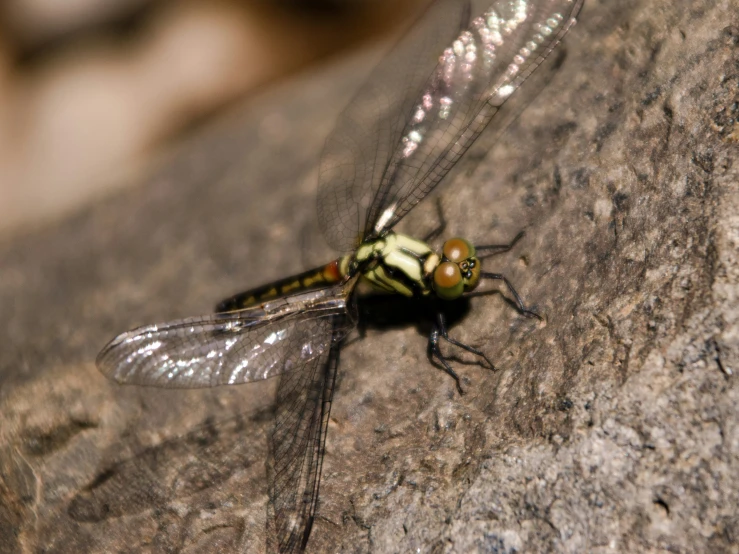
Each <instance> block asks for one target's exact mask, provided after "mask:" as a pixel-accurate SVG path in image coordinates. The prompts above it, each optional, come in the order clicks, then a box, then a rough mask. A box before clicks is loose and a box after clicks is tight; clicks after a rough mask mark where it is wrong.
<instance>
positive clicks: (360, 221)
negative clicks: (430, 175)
mask: <svg viewBox="0 0 739 554" xmlns="http://www.w3.org/2000/svg"><path fill="white" fill-rule="evenodd" d="M469 13H470V9H469V3H468V2H466V1H461V0H439V1H437V2H435V3H434V4H433V5H432V6H431V7H430V8H428V9H427V10H426V11H425V12H424V14H423V15H422V16H421V17H420V18H419V20H418V22H417V23H416V24H415V25H414V26H413V27H412V28H411V30H410V31H409V32H408V33H407V34H406V35H405V36H404V37H403V39H402V40H401V41H400V42H398V44H397V45H396V46H395V47H394V48H393V49H392V50H391V51H390V53H389V54H387V55H386V56H385V58H383V60H382V61H381V62H380V63H379V64H378V65H377V67H376V68H375V69H374V70H373V71H372V73H371V74H370V76H369V78H368V79H367V81H366V82H365V84H364V85H362V87H361V89H360V90H359V92H358V93H357V94H356V96H355V97H354V98H353V99H352V101H351V102H350V103H349V105H348V106H347V107H346V108H345V109H344V111H343V112H342V113H341V115H340V116H339V117H338V119H337V121H336V125H335V126H334V129H333V131H332V132H331V134H330V135H329V137H328V139H327V141H326V145H325V147H324V151H323V154H322V156H321V163H320V172H319V184H318V221H319V224H320V226H321V230H322V232H323V234H324V236H325V238H326V240H327V241H328V243H329V244H330V245H331V246H332V247H334V248H336V249H337V250H340V251H344V252H345V251H349V250H351V249H352V248H354V247H356V245H357V241H358V240H359V239H361V238H363V236H362V234H363V230H364V228H365V226H366V223H367V214H368V210H369V208H370V205H371V202H372V200H373V198H374V197H375V195H376V193H377V191H378V190H379V188H380V186H381V183H382V179H383V174H384V173H385V172H386V168H387V167H388V163H389V162H390V159H391V158H392V156H393V152H394V149H395V148H396V146H397V144H398V143H399V141H400V139H401V137H402V135H403V129H404V127H405V125H406V123H407V121H408V117H409V115H410V114H411V113H412V110H413V107H414V105H415V104H416V103H417V102H418V99H419V98H420V97H421V95H422V92H423V89H424V86H425V83H426V81H427V80H428V77H429V75H430V74H431V72H432V71H433V69H434V67H435V66H436V65H437V63H438V59H439V53H440V52H441V51H442V50H443V49H444V48H445V47H446V46H447V45H449V44H451V41H452V40H453V38H454V37H456V36H457V35H458V34H459V32H460V30H461V29H463V28H464V27H465V26H466V25H467V23H468V22H469Z"/></svg>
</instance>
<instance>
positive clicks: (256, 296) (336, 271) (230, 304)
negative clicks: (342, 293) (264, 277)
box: [216, 260, 344, 312]
mask: <svg viewBox="0 0 739 554" xmlns="http://www.w3.org/2000/svg"><path fill="white" fill-rule="evenodd" d="M340 262H341V260H334V261H332V262H330V263H327V264H326V265H323V266H321V267H317V268H314V269H310V270H308V271H304V272H303V273H299V274H298V275H293V276H292V277H286V278H285V279H280V280H279V281H273V282H271V283H267V284H266V285H262V286H261V287H257V288H254V289H251V290H247V291H245V292H241V293H239V294H236V295H234V296H231V297H230V298H226V299H225V300H222V301H221V302H219V303H218V305H217V306H216V312H231V311H233V310H243V309H244V308H250V307H252V306H255V305H257V304H260V303H262V302H266V301H268V300H274V299H275V298H279V297H281V296H286V295H288V294H295V293H297V292H304V291H307V290H311V289H317V288H320V287H324V286H326V285H331V284H334V283H338V282H339V281H341V280H342V279H343V277H344V275H343V274H342V272H341V269H340V267H339V266H340Z"/></svg>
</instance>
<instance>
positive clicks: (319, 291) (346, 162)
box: [96, 0, 583, 552]
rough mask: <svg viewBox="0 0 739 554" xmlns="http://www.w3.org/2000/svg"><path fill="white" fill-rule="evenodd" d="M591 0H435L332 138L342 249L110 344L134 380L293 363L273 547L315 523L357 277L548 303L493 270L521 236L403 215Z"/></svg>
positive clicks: (119, 372)
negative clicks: (438, 225)
mask: <svg viewBox="0 0 739 554" xmlns="http://www.w3.org/2000/svg"><path fill="white" fill-rule="evenodd" d="M582 2H583V0H498V1H494V2H492V4H488V5H486V6H482V8H478V7H476V6H475V5H474V4H473V3H472V2H469V1H464V0H436V1H434V2H433V3H432V4H431V5H430V6H429V7H428V8H426V10H425V11H424V12H423V14H422V15H421V16H420V18H419V20H418V21H417V23H416V24H415V25H414V26H413V27H412V28H411V30H410V31H409V32H408V33H407V34H406V35H405V36H404V38H403V39H401V40H400V41H399V42H398V43H397V44H396V46H395V47H394V48H393V49H392V50H391V51H390V53H389V54H387V55H386V56H385V57H384V58H383V59H382V61H380V62H379V64H378V65H377V66H376V67H375V69H374V70H373V71H372V72H371V74H370V76H369V78H368V80H367V81H366V83H365V84H364V85H363V86H362V87H361V88H360V90H359V92H357V93H356V95H355V96H354V98H353V99H352V101H351V102H350V103H349V104H348V106H347V107H346V108H345V109H344V111H343V112H342V113H341V114H340V115H339V117H338V119H337V123H336V125H335V127H334V129H333V131H332V132H331V134H330V135H329V138H328V139H327V141H326V144H325V147H324V151H323V154H322V157H321V160H320V164H319V183H318V198H317V213H318V222H319V226H320V228H321V231H322V233H323V236H324V238H325V239H326V241H327V242H328V243H329V245H331V246H332V247H333V248H334V249H336V250H337V251H338V252H339V253H340V256H339V257H337V258H336V259H334V260H333V261H331V262H330V263H328V264H325V265H323V266H320V267H319V268H317V269H313V270H310V271H306V272H304V273H301V274H299V275H296V276H292V277H288V278H286V279H282V280H279V281H276V282H273V283H269V284H267V285H265V286H261V287H258V288H255V289H252V290H248V291H246V292H242V293H240V294H236V295H234V296H232V297H230V298H227V299H225V300H223V301H222V302H220V303H219V304H218V305H217V307H216V310H215V313H214V314H211V315H205V316H201V317H192V318H187V319H182V320H178V321H172V322H169V323H163V324H155V325H146V326H143V327H139V328H136V329H133V330H131V331H128V332H126V333H123V334H121V335H119V336H117V337H116V338H114V339H113V340H112V341H111V342H110V343H108V345H107V346H105V348H104V349H103V350H102V351H101V352H100V354H99V355H98V357H97V360H96V362H97V366H98V368H99V369H100V371H101V372H102V373H103V374H104V375H106V376H107V377H109V378H111V379H113V380H114V381H117V382H118V383H122V384H128V385H145V386H155V387H166V388H178V387H181V388H196V387H217V386H223V385H238V384H245V383H251V382H254V381H258V380H262V379H268V378H273V377H279V383H278V386H277V392H276V403H275V421H274V427H273V429H272V431H271V434H270V437H269V452H270V454H269V460H268V461H267V476H268V494H269V502H268V510H269V514H268V518H267V520H268V523H267V526H268V529H267V533H266V534H267V537H268V548H269V549H270V550H272V551H277V552H298V551H302V550H303V549H304V548H305V547H306V545H307V542H308V538H309V536H310V532H311V528H312V525H313V522H314V519H315V517H316V512H317V507H318V492H319V485H320V477H321V468H322V463H323V456H324V452H325V441H326V432H327V424H328V420H329V413H330V409H331V403H332V398H333V392H334V382H335V378H336V373H337V369H338V364H339V350H340V347H341V344H342V341H343V339H344V338H345V337H346V336H347V335H348V334H349V332H350V331H351V330H352V329H353V328H354V327H355V326H356V324H357V318H358V315H357V314H358V311H357V307H356V306H357V304H356V297H357V294H358V293H357V292H356V291H357V288H358V287H357V285H358V283H360V282H365V283H368V284H369V285H370V286H371V287H372V288H374V289H375V290H377V291H382V292H384V293H392V294H399V295H403V296H406V297H412V298H422V299H428V301H429V302H439V303H444V302H450V301H454V300H455V299H458V298H460V297H463V296H466V295H469V294H470V293H471V292H472V291H473V290H475V289H476V287H477V286H478V285H479V284H480V283H481V282H482V281H485V280H497V281H502V283H504V284H505V285H506V287H507V289H508V291H509V292H510V293H511V294H512V296H513V298H514V299H515V303H516V305H517V307H518V309H519V311H520V312H521V313H522V314H524V315H529V316H532V315H535V314H534V312H533V311H531V310H529V309H528V308H526V307H525V305H524V303H523V301H522V300H521V297H520V296H519V294H518V293H517V292H516V290H515V289H514V287H513V285H512V284H511V283H510V282H509V281H508V279H506V277H505V276H504V275H502V274H499V273H491V272H486V271H483V270H482V263H481V261H482V260H483V259H484V258H486V257H488V256H489V255H492V254H495V253H498V252H501V251H505V250H507V249H509V248H510V247H511V246H512V244H509V245H483V246H475V245H473V244H472V242H470V241H468V240H466V239H463V238H451V239H449V240H447V241H446V242H444V243H443V247H442V248H441V250H440V251H435V250H434V249H432V248H431V247H430V246H429V244H428V242H429V240H430V238H431V237H426V238H425V239H424V240H419V239H416V238H413V237H411V236H408V235H405V234H401V233H399V232H396V231H394V228H395V226H396V225H397V224H398V222H400V221H401V220H402V219H403V218H404V217H405V216H406V215H407V214H408V212H409V211H410V210H411V209H412V208H413V207H414V206H416V205H417V204H418V203H419V202H420V201H421V200H423V199H424V198H425V197H426V196H427V195H429V193H430V192H431V191H432V190H434V189H435V188H436V187H437V185H439V183H441V182H442V181H444V180H449V179H448V178H449V176H450V171H451V170H452V168H454V167H455V165H456V164H457V162H458V161H459V160H460V158H461V157H462V156H463V154H464V153H465V152H466V151H467V150H468V148H469V147H470V146H471V145H472V144H473V143H474V142H475V141H476V140H477V139H478V137H479V136H480V135H481V133H482V132H483V131H484V130H486V129H491V128H495V127H496V125H490V123H491V122H492V121H498V120H500V119H502V118H496V116H498V115H499V114H500V113H501V108H502V107H503V105H504V104H505V103H506V102H507V101H508V100H509V99H510V98H512V97H513V96H514V95H516V93H517V91H518V90H519V89H520V88H521V86H522V85H523V83H524V82H525V81H526V80H527V79H528V77H529V76H530V75H531V74H532V73H533V72H534V71H535V70H536V69H537V68H538V67H539V66H540V65H541V63H542V62H543V61H544V60H545V59H546V57H547V56H548V55H549V54H550V53H551V52H552V51H553V50H554V48H555V47H556V46H557V44H558V43H559V42H560V41H561V39H562V38H563V36H564V35H565V33H566V32H567V31H568V29H569V28H570V27H571V26H572V25H573V23H574V22H575V17H576V15H577V14H578V12H579V10H580V8H581V6H582ZM477 3H479V1H478V2H477ZM514 242H515V240H514ZM442 340H445V341H447V342H448V343H450V344H452V345H455V346H457V347H460V348H462V349H464V350H466V351H468V352H471V353H472V354H473V355H475V356H479V357H480V358H482V359H483V360H485V361H486V362H487V363H488V364H489V365H490V366H491V367H492V364H490V362H489V360H488V359H487V357H486V356H485V354H484V353H483V352H482V351H480V350H479V349H477V348H474V347H472V346H469V345H466V344H464V343H462V342H460V341H457V340H455V339H454V338H452V337H451V336H450V335H449V334H448V332H447V327H446V322H445V320H444V316H443V313H442V312H441V311H439V314H438V316H437V317H436V318H435V321H434V322H433V324H432V330H431V333H430V335H429V342H428V353H429V358H430V360H431V361H432V362H435V363H437V364H438V365H440V367H441V368H442V369H444V370H445V371H446V372H447V373H448V374H449V375H451V376H452V377H453V378H454V380H455V381H456V384H457V387H458V388H459V389H460V392H461V387H460V386H459V377H458V375H457V374H456V372H455V371H454V369H453V368H452V367H451V365H450V364H449V362H448V360H447V358H446V357H445V356H444V355H443V353H442V351H441V348H440V344H441V341H442Z"/></svg>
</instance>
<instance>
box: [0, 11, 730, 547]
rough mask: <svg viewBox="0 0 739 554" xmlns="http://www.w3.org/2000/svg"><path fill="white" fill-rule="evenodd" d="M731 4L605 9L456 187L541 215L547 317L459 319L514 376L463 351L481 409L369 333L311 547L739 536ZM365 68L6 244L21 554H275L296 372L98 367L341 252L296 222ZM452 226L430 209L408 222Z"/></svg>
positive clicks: (337, 430) (585, 22) (475, 213)
mask: <svg viewBox="0 0 739 554" xmlns="http://www.w3.org/2000/svg"><path fill="white" fill-rule="evenodd" d="M730 4H731V2H729V1H724V2H706V3H704V4H703V5H702V6H697V5H696V4H695V3H693V2H667V1H661V2H646V1H644V2H638V1H636V0H635V1H633V2H610V3H607V2H600V3H599V2H595V1H591V2H590V3H589V4H588V5H586V7H585V9H584V11H583V13H582V16H581V19H580V22H579V24H578V26H577V27H576V29H575V31H574V32H573V33H571V35H570V36H569V37H568V39H567V44H566V52H567V56H566V58H565V59H564V60H563V63H562V66H561V68H560V69H559V71H558V72H557V73H556V74H555V77H554V79H553V80H552V82H551V83H550V84H549V86H548V87H547V88H546V89H545V90H544V92H543V94H542V95H540V96H539V98H538V99H537V101H536V102H535V103H534V104H533V105H532V106H530V108H529V109H528V110H527V111H526V112H525V113H524V114H523V116H522V117H521V118H520V119H519V120H518V121H517V122H516V123H515V124H514V125H513V126H512V127H511V128H510V129H509V131H508V133H507V134H506V135H505V141H504V142H500V143H499V144H498V145H496V146H495V148H493V149H492V150H491V151H490V152H489V153H488V154H487V155H486V156H485V157H484V158H483V159H482V161H481V163H480V165H479V166H478V167H477V168H476V169H475V170H474V171H470V172H468V173H465V174H462V175H460V176H459V177H458V180H457V182H456V183H455V186H454V187H449V188H447V189H445V190H444V191H443V192H442V194H441V198H442V202H443V205H444V208H445V212H446V215H447V219H448V220H449V221H450V228H449V232H451V233H454V234H460V235H466V236H469V237H470V238H472V239H473V240H475V241H491V240H492V241H504V240H506V239H507V238H509V237H512V236H513V235H515V233H516V232H517V231H519V230H521V229H524V230H526V232H527V234H526V238H525V240H524V241H522V242H521V244H520V245H519V247H518V248H517V249H516V250H515V252H514V253H512V254H509V255H507V256H504V257H501V258H498V259H495V260H494V263H492V264H491V266H494V267H495V268H496V270H500V271H504V272H505V273H506V274H507V275H508V276H509V277H510V278H511V279H512V281H513V282H514V283H516V285H517V287H518V289H519V291H520V292H521V293H522V294H523V296H524V298H526V299H527V300H528V302H529V303H531V304H533V305H534V306H535V307H536V308H537V309H538V310H540V311H541V312H542V313H543V314H545V315H546V322H545V323H542V324H537V323H535V322H532V321H530V320H525V319H523V318H521V317H520V316H518V315H517V314H516V313H515V311H513V310H512V309H511V308H510V307H509V306H508V305H507V304H506V302H504V301H503V300H502V297H501V296H498V295H492V296H487V297H478V298H475V299H473V300H472V301H471V307H472V309H471V310H470V312H469V314H467V316H466V317H465V318H463V319H462V320H461V321H460V322H459V323H458V325H457V326H455V327H454V329H453V331H454V334H455V335H456V336H457V337H458V338H460V339H462V340H464V341H466V342H468V343H471V344H474V345H478V346H480V347H481V348H483V349H484V350H485V351H486V352H487V353H488V355H489V356H490V357H491V358H492V359H494V360H495V361H496V363H497V365H498V366H499V369H498V371H497V372H490V371H489V370H486V369H483V368H481V367H479V366H477V365H474V364H461V363H458V366H459V371H460V373H461V374H462V375H463V377H464V379H465V387H466V389H467V390H468V394H466V395H464V396H459V395H458V394H457V393H456V391H455V388H454V384H453V382H452V381H451V380H450V379H449V378H448V377H447V376H446V375H444V374H443V373H442V372H440V371H438V370H436V369H434V368H433V367H431V366H430V365H429V364H428V363H427V361H426V359H425V338H424V337H423V336H421V335H420V334H419V333H418V331H417V330H416V329H415V328H414V326H412V325H405V326H399V327H398V326H394V327H393V328H390V329H383V330H382V332H380V330H378V329H375V328H371V329H369V330H368V332H367V336H366V337H365V339H364V340H362V341H354V342H352V343H351V344H349V345H347V347H346V348H345V349H344V351H343V358H342V364H341V372H340V376H339V380H338V385H337V393H336V397H335V403H334V407H333V411H332V421H331V424H330V428H329V436H328V444H327V454H326V459H325V465H324V478H323V486H322V496H321V505H320V510H319V511H320V517H319V518H318V520H317V522H316V525H315V527H314V530H313V535H312V538H311V543H310V545H309V549H310V550H312V551H315V552H319V551H326V550H329V549H330V550H333V551H336V550H339V551H356V552H364V551H377V552H396V551H397V552H401V551H411V550H416V549H420V550H421V551H434V552H442V551H444V552H470V551H480V552H514V551H519V552H520V551H525V552H537V551H561V552H598V551H601V550H602V551H605V550H608V551H621V552H634V551H644V550H652V551H657V550H663V549H665V550H670V551H683V552H687V551H712V552H737V551H739V544H738V542H739V516H737V510H736V506H737V505H739V458H738V457H739V427H738V426H737V400H739V399H738V398H737V386H736V378H737V377H736V372H739V301H738V300H737V299H738V298H739V284H738V283H739V253H738V252H739V216H737V214H739V166H738V165H737V152H739V149H738V148H737V144H738V142H739V124H737V122H736V118H737V117H739V108H738V107H737V103H738V102H739V17H738V16H737V13H736V10H733V11H732V10H731V9H730ZM339 73H340V71H339V70H336V71H335V72H332V73H330V74H325V75H321V76H316V77H313V78H306V79H304V80H302V81H301V82H299V83H296V84H295V85H294V86H293V87H288V88H286V89H283V90H281V91H279V92H274V93H272V94H271V95H270V98H265V99H262V100H261V101H258V102H254V103H252V105H251V106H250V107H249V108H248V109H246V110H244V111H242V112H241V113H235V114H234V115H233V117H232V118H231V119H230V120H229V121H224V122H222V123H221V124H219V125H217V126H214V127H213V128H211V129H209V130H208V132H206V133H203V134H201V135H200V136H198V137H197V138H195V139H193V140H192V141H191V142H190V143H189V144H186V145H183V147H182V149H181V151H180V152H179V153H178V154H177V155H176V156H174V158H173V159H172V160H169V161H168V162H167V163H166V164H164V165H163V169H162V170H161V171H160V172H159V173H158V174H157V175H155V176H154V177H153V178H152V179H151V180H149V181H148V182H146V183H145V184H142V186H140V187H138V188H136V189H132V190H129V191H127V192H125V193H123V194H121V195H119V196H117V197H115V198H112V199H108V200H105V201H102V202H100V203H98V204H97V205H95V206H93V207H91V208H90V209H89V210H86V211H85V212H83V213H80V214H79V215H77V216H76V217H73V218H70V219H68V220H66V221H62V222H59V224H58V225H56V226H54V227H51V228H46V229H44V230H40V231H37V232H34V233H31V234H26V235H23V236H17V237H12V238H11V239H9V240H7V241H6V242H5V243H4V244H2V245H0V259H1V260H2V270H1V271H0V306H1V307H2V308H1V309H2V314H3V317H4V319H5V322H6V323H5V325H4V326H3V327H2V329H0V344H2V348H1V349H0V379H2V380H1V381H0V411H1V413H0V498H2V501H0V551H2V552H21V551H29V552H36V551H53V552H81V551H90V552H110V551H120V552H141V551H149V552H163V551H178V552H209V551H210V552H217V551H228V550H237V549H238V548H241V549H248V548H249V538H250V537H251V536H253V535H254V533H255V530H257V529H260V528H261V526H262V525H263V517H264V516H263V513H264V511H263V510H264V507H263V502H264V500H263V498H264V489H263V485H262V484H261V483H262V474H263V466H262V461H263V459H264V455H265V453H266V446H265V444H264V432H265V430H266V429H267V426H268V425H269V402H268V401H267V400H266V398H267V396H268V395H267V394H266V393H267V392H268V389H269V388H270V383H266V384H261V385H251V386H248V387H237V388H235V389H231V390H228V389H226V390H215V391H212V390H209V391H161V390H149V389H136V388H131V387H127V388H121V387H117V386H115V385H113V384H111V383H109V382H107V381H106V380H105V379H104V378H103V377H102V376H100V375H99V374H98V373H97V371H96V370H95V368H94V365H93V363H92V360H93V358H94V356H95V354H96V352H97V350H98V349H99V348H100V346H101V345H102V344H103V343H104V342H105V341H106V340H107V339H108V338H110V337H111V336H112V335H113V334H115V333H116V332H119V331H120V330H122V329H126V328H128V327H131V326H133V325H136V324H140V323H145V322H152V321H159V320H164V319H170V318H175V317H182V316H186V315H190V314H196V313H203V312H207V311H209V310H210V308H211V306H212V304H213V302H214V301H215V300H218V299H219V298H220V297H222V296H224V295H226V294H228V293H231V292H233V291H234V290H237V289H239V288H243V287H246V286H250V285H256V284H259V283H260V282H262V281H264V280H265V279H271V278H276V277H279V276H282V275H284V274H286V273H289V272H293V271H297V270H300V269H302V268H303V267H304V266H305V265H309V264H312V263H313V262H317V261H320V260H319V259H315V260H314V259H311V260H307V261H305V262H303V261H302V258H301V254H300V252H301V242H303V241H296V240H295V237H297V236H299V235H301V231H302V230H303V229H305V228H308V226H309V223H310V220H311V217H312V212H313V200H312V199H313V195H314V193H315V185H314V183H315V172H314V167H315V159H316V156H317V153H318V151H319V150H320V146H321V144H322V141H323V137H324V136H325V133H327V132H328V130H329V128H330V121H331V117H332V115H331V114H334V113H335V111H334V108H335V106H336V105H337V104H340V102H341V101H343V100H341V101H340V100H337V98H336V96H337V95H338V94H339V93H338V92H337V90H336V89H337V86H336V85H335V83H336V82H337V75H338V74H339ZM344 80H345V81H346V79H344ZM473 157H474V153H473ZM433 214H434V211H433V203H431V202H426V203H424V204H423V205H421V206H419V207H418V209H417V212H416V213H414V214H413V215H412V216H411V217H409V218H408V221H404V222H403V223H404V228H405V229H406V230H419V229H422V230H426V229H427V228H428V220H430V219H432V218H433ZM304 235H305V234H304ZM309 242H310V239H309ZM263 245H270V248H265V247H264V246H263ZM274 245H278V246H279V248H275V247H274ZM320 254H322V253H320V252H316V256H319V255H320ZM460 358H461V359H462V360H463V361H471V360H470V359H469V358H468V357H466V356H464V355H460ZM732 371H733V372H734V375H733V376H732V375H731V372H732ZM239 414H240V415H239ZM211 422H214V423H211ZM131 483H134V484H136V487H133V488H126V485H127V484H131ZM90 489H92V490H103V491H107V493H106V494H107V496H106V498H107V499H108V502H105V503H99V502H97V503H96V502H94V501H92V500H90V497H89V495H88V493H87V492H86V491H88V490H90Z"/></svg>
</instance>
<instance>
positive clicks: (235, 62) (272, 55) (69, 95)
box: [0, 0, 426, 239]
mask: <svg viewBox="0 0 739 554" xmlns="http://www.w3.org/2000/svg"><path fill="white" fill-rule="evenodd" d="M425 1H426V0H403V1H400V2H399V1H398V0H189V1H186V0H63V1H62V0H3V1H2V2H0V239H2V237H3V236H7V235H8V234H9V232H10V231H11V230H19V229H23V228H26V227H34V226H38V225H43V224H44V223H45V222H47V221H50V220H53V219H54V218H56V217H60V216H62V215H64V214H65V213H69V212H70V211H72V210H74V209H75V208H76V207H79V206H81V205H83V204H84V203H86V202H89V201H90V200H92V199H93V198H95V197H98V196H100V195H104V194H105V193H106V192H109V191H110V190H111V189H113V188H115V187H121V186H124V185H125V184H126V183H131V182H135V175H136V174H137V173H138V172H140V171H141V170H142V168H146V167H147V164H148V163H149V162H151V160H153V159H154V158H155V157H156V155H157V154H158V153H159V152H161V151H162V150H163V149H164V148H166V146H167V144H169V143H171V142H172V141H173V140H176V139H177V138H178V137H180V136H182V135H183V134H184V133H187V132H189V131H191V130H192V129H193V127H197V126H198V125H199V124H202V123H203V122H205V121H207V120H208V119H209V118H210V117H213V116H215V115H217V114H219V113H222V112H223V111H224V110H227V109H228V108H229V106H230V105H232V104H234V103H236V102H240V101H242V100H243V99H244V98H248V96H249V95H250V94H254V93H255V92H256V91H259V90H263V89H264V88H265V87H269V86H270V85H272V84H274V83H276V82H277V81H279V80H281V79H285V78H286V77H288V76H289V75H290V74H293V73H295V72H298V71H304V70H310V68H311V67H314V66H315V65H316V64H320V63H327V61H328V60H330V59H331V57H332V56H337V55H342V54H345V53H347V52H350V51H351V50H353V49H357V48H360V47H362V46H364V45H367V44H370V43H373V42H375V41H378V40H382V39H383V38H386V37H388V36H391V34H392V32H393V31H394V30H396V29H400V28H402V26H403V25H404V24H405V23H406V22H407V21H408V20H409V19H410V18H411V17H412V16H413V14H414V13H417V11H418V9H419V6H420V5H421V4H423V3H424V2H425Z"/></svg>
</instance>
